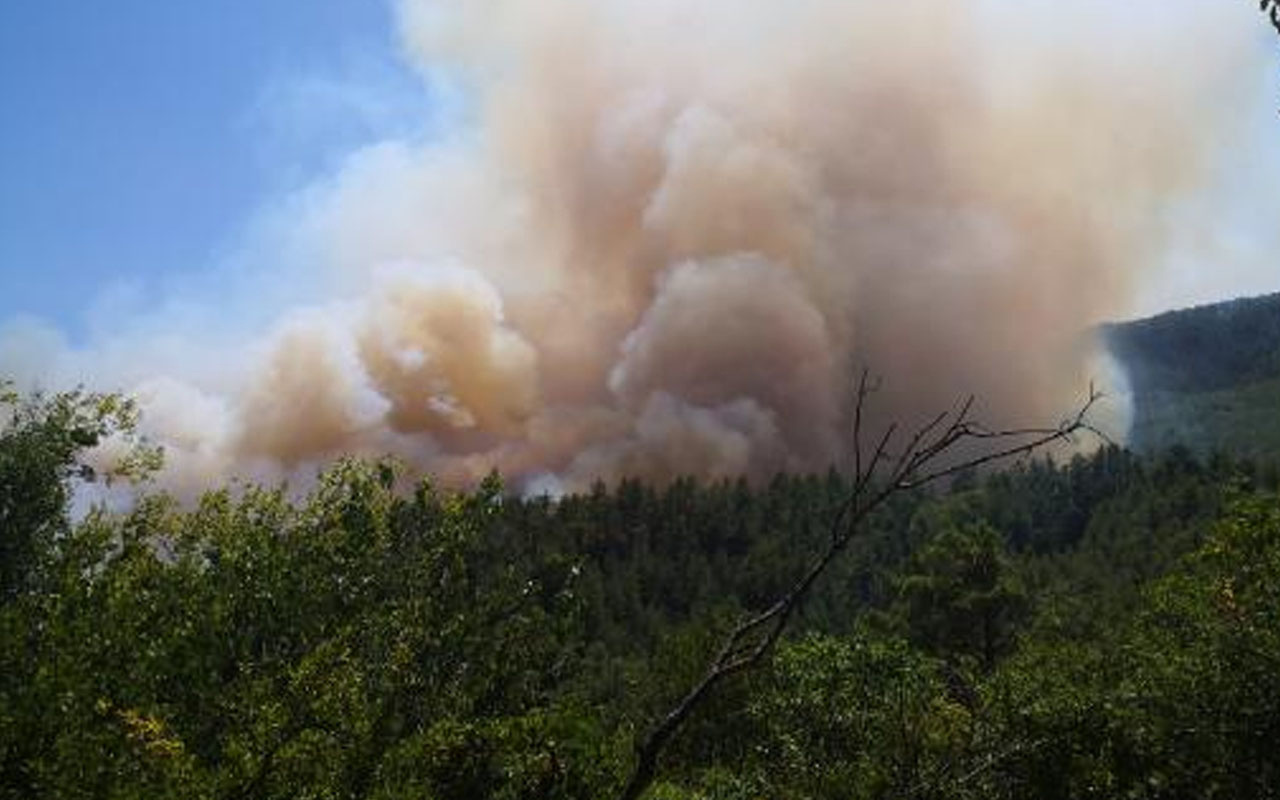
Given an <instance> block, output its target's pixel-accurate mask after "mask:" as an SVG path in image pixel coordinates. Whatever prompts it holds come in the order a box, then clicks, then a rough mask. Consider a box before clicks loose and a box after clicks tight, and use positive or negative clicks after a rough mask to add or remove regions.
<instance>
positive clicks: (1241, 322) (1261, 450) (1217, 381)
mask: <svg viewBox="0 0 1280 800" xmlns="http://www.w3.org/2000/svg"><path fill="white" fill-rule="evenodd" d="M1101 335H1102V338H1103V339H1104V341H1105V342H1106V343H1107V346H1108V348H1109V349H1110V351H1111V352H1112V354H1113V355H1114V356H1115V357H1116V359H1117V360H1119V361H1120V362H1121V363H1122V364H1124V367H1125V370H1126V372H1127V373H1128V376H1129V381H1130V383H1131V384H1132V385H1131V390H1132V392H1133V399H1134V421H1133V431H1132V433H1131V435H1130V437H1129V443H1130V445H1131V446H1132V447H1134V448H1135V449H1138V450H1159V449H1167V448H1169V447H1172V446H1175V445H1185V446H1187V447H1190V448H1191V449H1192V450H1194V451H1195V452H1196V453H1197V454H1199V455H1202V456H1203V455H1208V454H1210V453H1211V452H1212V451H1213V450H1214V449H1223V450H1227V451H1229V452H1232V453H1235V454H1237V455H1245V456H1249V457H1252V458H1259V459H1264V460H1265V459H1274V458H1280V424H1277V411H1276V410H1277V409H1280V294H1271V295H1264V296H1261V297H1244V298H1238V299H1235V300H1229V301H1227V302H1224V303H1214V304H1211V305H1205V306H1199V307H1196V308H1188V309H1180V310H1177V311H1169V312H1166V313H1164V314H1160V315H1158V316H1155V317H1151V318H1149V319H1142V320H1135V321H1133V322H1127V323H1120V324H1112V325H1106V326H1103V328H1102V329H1101Z"/></svg>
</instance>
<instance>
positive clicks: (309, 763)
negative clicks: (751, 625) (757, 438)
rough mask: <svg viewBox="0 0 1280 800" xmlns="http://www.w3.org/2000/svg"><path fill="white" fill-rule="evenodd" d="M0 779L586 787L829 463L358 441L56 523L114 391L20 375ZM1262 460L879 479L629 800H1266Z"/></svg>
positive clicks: (7, 431)
mask: <svg viewBox="0 0 1280 800" xmlns="http://www.w3.org/2000/svg"><path fill="white" fill-rule="evenodd" d="M3 401H4V407H5V408H6V409H7V410H8V418H7V420H6V422H5V424H4V425H3V427H0V548H3V549H2V550H0V553H2V554H3V561H2V562H0V566H2V567H3V570H2V571H0V580H2V581H3V583H2V584H0V797H12V798H19V797H21V798H31V797H103V798H149V797H174V796H177V797H194V798H211V799H213V798H271V797H317V798H320V797H324V798H387V799H388V800H389V799H390V798H410V797H413V798H423V797H426V798H478V797H497V798H598V797H608V796H611V795H616V794H617V793H618V792H619V791H620V790H621V788H622V786H623V784H624V783H625V781H626V780H627V778H628V776H629V775H631V772H632V770H633V768H634V765H635V759H636V751H635V748H636V746H637V744H638V743H640V742H642V741H643V740H644V737H645V735H646V734H647V733H648V732H649V731H650V730H651V729H652V726H653V724H654V722H655V720H658V719H660V718H661V717H662V715H663V714H664V713H666V712H667V710H669V709H670V708H671V707H672V704H673V703H675V702H677V701H678V700H679V698H680V697H681V696H682V695H683V694H684V693H685V692H686V691H687V689H688V687H689V686H691V685H693V684H695V683H696V682H697V680H698V679H699V676H701V675H702V674H703V673H704V670H705V669H706V665H707V664H708V662H709V660H710V659H711V658H712V657H713V654H714V652H715V650H716V648H717V647H718V646H719V645H720V643H721V642H722V641H723V639H724V637H725V635H726V633H727V632H729V631H731V630H732V629H733V627H734V625H735V624H737V623H738V621H739V620H741V619H742V618H743V615H744V614H748V615H749V614H751V613H752V612H758V611H760V610H761V609H762V608H765V607H767V605H768V604H769V603H771V602H773V601H774V599H775V598H777V597H778V596H779V595H780V594H781V593H785V592H786V591H787V587H789V586H791V585H792V584H793V583H794V582H795V580H796V579H797V578H799V577H801V576H803V574H804V572H805V570H806V569H808V568H810V555H811V554H812V553H813V552H815V551H816V550H820V549H821V548H822V547H823V546H824V544H825V543H826V542H827V537H828V536H829V530H830V522H831V520H830V515H831V513H832V510H833V509H834V508H837V507H838V506H839V503H840V500H841V499H842V498H846V497H848V496H849V493H850V491H851V490H852V489H853V488H854V487H852V486H851V485H850V480H851V479H850V477H848V476H845V475H842V474H840V473H837V472H830V473H827V474H821V475H779V476H777V477H776V478H775V479H774V480H772V481H771V482H769V483H767V484H764V485H759V486H753V485H749V484H747V483H746V482H743V481H720V482H714V483H702V482H698V481H695V480H692V479H677V480H674V481H672V482H670V483H669V484H667V485H664V486H655V485H651V484H645V483H641V482H638V481H623V482H621V483H619V484H617V485H614V486H605V485H603V484H599V485H597V486H595V487H594V488H593V489H592V490H590V491H588V492H585V493H582V494H576V495H568V496H565V497H560V498H550V497H520V496H514V495H512V494H510V493H508V492H506V491H505V490H504V487H503V485H502V482H501V480H500V479H499V478H498V477H497V476H492V477H490V478H489V479H487V480H486V481H484V482H483V483H482V484H480V485H479V486H477V487H475V488H473V489H471V490H468V491H446V490H444V489H441V488H439V487H437V486H434V485H433V484H432V483H431V482H430V481H412V482H411V481H409V480H408V479H407V478H406V477H405V476H404V475H403V474H402V473H401V471H400V470H399V468H398V467H397V466H396V465H395V464H393V463H390V462H379V461H344V462H342V463H339V464H337V465H335V466H334V467H332V468H330V469H329V470H327V471H326V472H325V473H324V474H323V475H322V477H321V478H320V479H319V480H318V482H317V484H316V486H315V487H314V488H313V489H312V490H311V491H310V492H308V493H307V494H306V495H304V496H297V495H294V494H291V493H290V492H288V491H287V490H286V489H284V488H282V487H264V486H252V485H248V486H246V485H236V486H228V487H223V488H220V489H215V490H212V491H210V492H208V493H206V494H205V495H204V496H203V497H202V498H201V499H200V500H199V501H198V502H197V503H195V504H194V505H181V504H179V503H177V502H176V501H174V500H173V499H171V498H169V497H166V496H165V495H163V494H162V493H156V492H151V493H146V492H144V493H143V496H142V499H141V500H139V501H138V502H137V503H136V504H134V505H133V506H132V507H130V508H128V509H126V510H115V511H113V510H109V509H107V508H97V509H94V510H92V511H90V512H88V513H87V514H84V515H82V516H79V517H77V518H73V516H72V514H71V512H70V503H71V500H72V497H73V494H74V491H75V487H76V485H77V484H78V483H80V482H83V481H86V480H91V479H92V480H103V479H106V478H107V477H111V478H112V479H117V480H125V479H129V478H130V477H131V476H134V477H136V476H139V475H145V474H146V473H147V471H148V470H149V469H151V468H153V467H154V465H155V459H156V454H155V453H154V452H151V451H148V450H147V449H146V448H145V447H143V448H141V449H138V450H135V455H134V457H133V458H132V459H131V460H128V461H126V463H125V465H124V467H125V469H124V470H123V472H122V473H121V474H120V475H118V476H102V475H97V474H94V473H92V471H90V470H89V469H88V468H87V467H86V466H85V465H84V460H83V456H84V454H85V452H86V451H87V450H88V449H89V448H91V447H92V446H93V445H95V444H96V443H97V442H98V441H100V440H101V439H102V438H104V437H106V436H125V437H128V436H129V432H130V430H131V427H132V425H133V423H134V421H135V419H136V412H135V410H134V409H133V408H132V407H131V406H130V405H129V404H128V403H126V402H123V401H121V400H119V399H118V398H115V397H113V396H110V395H93V394H86V393H70V394H62V395H55V396H52V397H18V396H16V395H13V394H12V393H9V394H7V395H6V396H5V397H4V398H3ZM1278 483H1280V473H1278V471H1277V469H1276V467H1275V465H1271V464H1258V463H1252V462H1247V461H1241V460H1238V459H1233V458H1231V457H1228V456H1225V455H1218V456H1213V457H1208V458H1202V457H1197V456H1194V455H1192V454H1191V453H1190V452H1189V451H1186V450H1184V449H1178V448H1175V449H1172V450H1168V451H1164V452H1161V453H1155V454H1146V455H1136V454H1134V453H1131V452H1128V451H1126V450H1123V449H1120V448H1117V447H1111V446H1107V447H1102V448H1100V449H1099V450H1097V451H1096V452H1095V453H1093V454H1091V455H1088V456H1076V457H1072V458H1069V459H1067V460H1061V461H1052V460H1048V459H1045V458H1032V459H1028V460H1025V461H1023V462H1021V463H1018V464H1016V465H1014V466H1013V467H1011V468H1007V469H1002V470H999V471H977V470H974V471H967V472H963V473H960V474H958V475H956V476H954V478H953V479H952V480H950V481H949V482H948V483H946V484H945V485H938V486H933V487H921V488H912V489H909V490H906V491H902V492H900V493H897V494H895V495H894V496H893V497H892V498H891V499H890V501H889V502H886V503H885V504H884V505H883V506H881V507H880V508H878V509H877V510H876V512H875V513H874V514H873V515H871V516H870V517H869V518H868V519H867V521H866V525H865V530H864V531H863V532H862V534H861V535H860V536H859V537H857V538H856V539H855V540H853V541H852V542H851V543H850V545H849V549H848V551H847V553H846V555H845V556H844V557H843V558H841V559H840V560H838V561H836V562H833V564H832V566H831V568H830V571H829V573H828V574H827V575H826V576H825V579H824V580H823V581H822V582H821V583H820V584H818V585H816V586H815V588H814V590H813V592H812V593H811V594H809V595H807V596H806V597H805V599H804V602H803V603H802V604H800V605H799V607H798V608H796V609H795V614H794V618H793V620H792V624H791V625H790V626H789V627H788V628H787V629H786V631H785V632H784V633H783V635H781V636H780V638H779V640H778V642H777V647H776V651H775V652H773V653H772V656H771V657H770V658H769V659H767V660H766V661H765V662H764V663H763V664H762V666H761V668H760V669H757V670H753V671H750V672H747V673H743V674H741V675H736V676H733V677H732V678H730V679H728V680H726V681H725V682H724V684H723V685H722V687H721V690H720V691H719V692H717V693H716V694H715V695H713V696H711V697H710V698H709V699H708V701H707V702H706V703H704V704H702V705H700V706H699V707H698V708H697V710H696V711H695V712H694V713H693V714H692V715H691V716H690V717H689V718H688V719H687V720H686V721H685V724H684V725H683V726H682V727H681V728H680V729H679V731H678V732H677V733H676V734H675V735H674V736H673V738H672V739H671V741H670V742H669V744H668V746H667V747H666V748H665V750H664V751H663V753H662V758H661V760H660V762H659V764H658V770H657V773H656V776H655V778H654V780H653V782H652V785H651V786H650V787H649V788H648V792H647V794H646V795H645V796H646V797H652V798H665V799H668V800H676V799H685V798H688V799H690V800H691V799H692V798H761V797H764V798H797V797H801V798H880V797H912V798H934V797H937V798H941V797H948V798H957V797H958V798H965V797H974V798H978V797H983V798H989V797H996V798H1000V797H1007V798H1022V797H1028V798H1029V797H1037V798H1041V797H1043V798H1056V797H1062V798H1068V797H1072V798H1074V797H1144V798H1165V797H1170V798H1172V797H1224V798H1226V797H1230V798H1249V797H1269V796H1273V795H1274V794H1275V792H1276V789H1277V787H1280V775H1278V774H1277V771H1278V770H1280V766H1278V765H1280V759H1277V758H1276V751H1275V743H1276V742H1277V741H1280V669H1278V668H1277V667H1280V624H1278V623H1277V621H1276V620H1277V619H1280V500H1278V499H1277V495H1276V491H1277V484H1278Z"/></svg>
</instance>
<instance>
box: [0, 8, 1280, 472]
mask: <svg viewBox="0 0 1280 800" xmlns="http://www.w3.org/2000/svg"><path fill="white" fill-rule="evenodd" d="M1121 5H1123V6H1124V8H1123V9H1117V8H1115V6H1121ZM1211 5H1212V6H1213V7H1212V8H1210V6H1211ZM1227 5H1228V4H1216V3H1215V4H1209V3H1204V2H1193V0H1185V1H1179V2H1161V3H1158V4H1157V3H1154V2H1149V3H1139V4H1118V3H1113V2H1112V3H1103V2H1080V3H1069V4H1067V3H1059V4H1048V3H1042V2H1012V0H1011V1H1010V2H969V3H965V2H961V3H937V2H922V1H920V0H905V1H904V0H896V2H893V3H884V2H869V1H868V2H848V1H847V0H796V1H795V2H789V3H777V2H771V1H770V0H733V2H730V1H729V0H709V1H707V2H697V3H690V2H688V0H607V1H604V2H602V1H601V0H465V2H463V1H462V0H455V2H428V0H404V2H402V3H400V5H399V20H400V29H399V33H400V36H401V40H402V43H403V48H404V52H405V54H406V57H407V58H408V59H410V60H411V61H412V63H413V64H414V65H415V66H416V67H418V68H420V69H421V70H422V72H423V74H424V80H425V79H426V77H425V76H426V75H427V74H428V73H432V72H435V71H439V70H447V71H448V72H449V74H450V75H451V76H452V78H453V79H454V80H456V81H458V82H459V85H461V86H462V87H463V88H464V96H465V97H466V98H467V101H466V111H465V114H464V116H465V118H466V121H465V123H463V124H461V125H460V126H459V129H458V130H456V131H453V132H450V133H449V134H448V135H446V136H443V137H438V138H436V139H435V140H432V141H426V142H409V141H392V142H384V143H381V144H377V145H374V146H371V147H368V148H366V149H365V150H362V151H360V152H358V153H355V154H353V155H352V156H351V157H350V158H349V159H347V161H346V162H345V163H344V165H343V167H342V168H341V169H340V170H339V171H338V172H337V173H336V174H335V175H332V176H330V177H328V178H326V179H325V180H323V181H319V182H317V183H316V184H315V185H314V186H312V187H311V188H310V189H308V190H307V191H306V192H305V193H303V194H302V195H300V196H299V197H298V198H295V202H294V203H293V204H292V205H291V206H290V207H289V210H288V214H287V218H288V221H287V224H286V225H285V226H284V227H286V228H287V235H286V237H285V238H287V239H288V240H289V241H290V242H291V243H292V244H291V245H290V246H291V247H292V248H293V251H294V252H295V254H296V253H298V252H301V253H304V254H305V259H304V260H306V261H307V263H308V266H307V269H306V270H303V271H297V270H294V271H291V272H289V273H288V278H287V279H285V278H284V277H283V276H284V275H285V272H284V268H283V267H282V268H281V270H280V272H279V273H277V274H273V270H272V269H271V268H270V267H267V268H264V269H260V274H258V275H257V276H256V277H255V276H250V278H249V279H248V285H249V287H250V289H249V293H250V294H251V293H252V287H253V286H255V285H259V284H258V283H257V281H261V283H260V285H261V286H264V287H265V286H271V287H273V288H272V292H273V296H282V297H283V300H281V301H280V302H278V303H277V304H276V305H275V306H274V307H273V313H272V314H271V315H269V317H268V318H267V319H266V320H265V321H264V320H261V319H255V320H254V321H253V322H251V323H250V322H245V323H244V324H243V325H239V324H238V323H237V324H236V325H231V326H229V327H231V328H232V330H230V331H228V330H225V329H226V328H227V327H228V326H227V325H211V326H210V327H209V328H208V329H207V332H202V330H201V328H200V327H199V325H200V324H201V323H200V322H198V320H199V319H202V317H201V314H204V315H206V316H208V317H211V318H215V319H216V318H218V317H220V316H223V315H227V316H230V317H232V318H234V317H235V313H234V309H227V308H226V304H227V303H232V304H234V295H235V293H231V295H232V297H231V298H230V299H229V298H228V297H226V296H218V294H219V293H218V292H217V291H216V290H213V291H210V292H209V293H208V294H207V295H201V294H199V293H193V294H194V296H192V297H187V298H184V299H183V301H184V304H186V305H185V306H184V307H186V306H190V307H194V308H196V309H203V311H198V312H195V313H194V315H193V314H191V313H185V312H184V313H173V314H168V315H157V316H156V317H155V318H154V319H152V320H150V321H149V322H147V323H145V324H140V325H138V326H135V327H136V328H137V331H136V332H135V333H134V334H133V335H129V336H114V337H113V335H111V334H103V335H101V336H99V337H96V339H95V340H94V341H92V342H90V343H89V344H88V345H87V346H85V347H77V348H70V347H67V346H66V345H64V344H61V343H59V342H58V341H56V337H52V339H51V336H50V334H49V333H48V332H47V331H43V332H42V331H40V330H38V329H35V330H25V331H20V330H16V329H15V330H12V331H11V332H10V333H9V335H8V338H7V340H6V341H5V342H3V343H0V363H4V364H5V365H6V366H8V368H9V369H10V370H17V371H18V372H19V373H20V374H21V373H22V372H23V371H24V369H25V371H26V372H27V373H31V372H33V371H35V370H37V369H46V370H47V369H51V367H50V365H52V364H55V363H56V364H58V365H60V366H59V367H58V369H60V370H62V371H64V372H65V373H67V374H74V376H75V377H77V378H81V379H86V380H88V381H89V382H90V383H92V384H105V385H107V386H110V387H113V388H119V389H122V390H125V391H127V392H129V393H131V394H133V395H135V396H137V397H138V398H139V399H140V400H141V402H142V404H143V408H144V424H145V426H146V430H147V432H148V433H149V434H150V435H151V436H152V437H153V438H154V439H155V440H156V441H158V442H159V443H161V444H163V445H164V446H165V448H166V456H167V459H168V466H167V467H166V474H165V480H166V481H167V482H168V484H169V485H170V486H172V487H174V488H176V489H178V490H179V491H183V490H186V489H191V490H194V489H195V488H196V487H199V486H201V485H204V484H206V483H208V482H209V481H212V480H215V479H221V478H225V477H227V476H229V475H232V474H236V475H242V476H246V477H250V478H259V479H261V478H278V477H287V476H298V475H302V474H305V473H306V472H307V471H308V470H311V469H314V467H315V466H316V465H318V464H322V463H324V462H325V461H327V460H329V459H332V458H333V457H335V456H336V455H339V454H345V453H362V454H375V453H392V454H396V455H398V456H401V457H403V458H404V459H406V460H407V461H408V462H410V463H411V464H413V465H415V466H416V467H419V468H421V469H423V470H427V471H431V472H433V473H435V474H437V475H439V476H441V478H442V479H443V480H446V481H459V482H461V481H467V480H470V479H473V478H474V477H475V476H477V475H480V474H483V473H485V472H487V471H489V470H490V469H495V468H496V469H500V470H501V471H502V472H503V473H504V474H507V475H509V476H511V477H512V478H514V479H516V480H517V481H521V482H525V483H526V484H530V485H534V486H541V487H560V486H563V487H568V488H577V487H581V486H583V485H584V484H586V483H589V482H590V481H592V480H594V479H597V478H602V479H605V480H612V479H616V478H617V477H619V476H621V475H638V476H642V477H648V478H655V479H662V478H664V477H668V476H671V475H674V474H677V473H692V474H696V475H701V476H706V477H716V476H726V475H739V474H745V475H748V476H751V477H756V478H759V477H764V476H767V475H769V474H771V473H773V472H774V471H776V470H780V469H788V470H809V469H823V468H825V467H827V466H828V465H830V464H831V463H832V462H833V461H835V460H837V459H838V458H839V456H840V455H841V453H840V449H841V442H842V440H843V437H842V434H841V430H842V426H843V424H842V420H843V419H844V417H845V412H846V411H847V408H846V405H847V400H848V395H849V387H850V382H851V377H852V375H851V373H852V371H853V370H854V369H856V368H857V367H858V365H862V364H866V365H868V366H870V367H871V368H872V369H873V370H874V371H875V372H878V373H881V374H883V375H884V377H885V379H886V380H885V384H884V390H883V392H882V393H881V394H880V395H879V396H878V397H877V401H876V402H877V407H878V408H879V409H881V410H882V412H883V413H884V414H885V415H892V416H893V417H895V418H899V419H903V420H905V421H907V422H910V421H911V420H913V419H916V418H917V417H918V416H920V415H922V414H927V413H930V412H935V411H937V410H940V409H943V408H946V407H949V406H951V405H953V404H954V402H955V401H956V399H957V397H959V396H962V395H965V394H969V393H973V394H976V395H977V396H978V397H979V398H980V401H981V402H980V413H981V416H982V418H983V419H984V420H985V421H987V422H989V423H991V424H995V425H1022V424H1030V423H1035V424H1053V423H1055V422H1056V421H1057V420H1058V419H1060V418H1061V417H1062V416H1063V415H1064V414H1065V413H1067V412H1070V411H1071V410H1073V409H1074V408H1075V407H1076V406H1077V405H1078V404H1079V402H1080V401H1081V400H1082V399H1083V395H1084V392H1085V391H1086V389H1087V387H1088V385H1089V381H1090V380H1091V379H1099V380H1104V381H1105V380H1107V379H1108V375H1106V374H1103V373H1100V369H1102V368H1101V367H1100V366H1099V363H1100V362H1099V352H1098V348H1097V345H1096V344H1095V343H1094V342H1092V341H1091V340H1090V339H1089V338H1088V335H1087V331H1088V330H1089V329H1090V328H1091V327H1092V326H1093V325H1094V324H1096V323H1097V322H1100V321H1102V320H1105V319H1112V318H1116V317H1119V316H1123V315H1125V314H1127V313H1129V312H1130V311H1131V309H1132V306H1133V303H1134V297H1135V292H1136V291H1137V290H1138V288H1139V286H1140V285H1141V282H1142V280H1143V277H1144V275H1146V274H1148V273H1149V272H1150V271H1151V270H1153V269H1155V268H1156V266H1157V265H1158V264H1159V263H1161V261H1162V260H1163V259H1164V258H1165V257H1166V255H1167V252H1166V251H1167V248H1168V246H1169V241H1170V239H1171V236H1172V232H1171V230H1170V225H1171V223H1170V221H1169V220H1170V215H1169V213H1168V209H1170V208H1172V207H1174V206H1175V205H1176V204H1177V203H1178V202H1180V201H1181V200H1182V199H1185V198H1188V197H1195V196H1196V195H1197V193H1199V192H1202V191H1204V190H1205V188H1206V187H1207V186H1210V185H1211V184H1212V183H1213V182H1214V181H1215V180H1217V173H1216V170H1217V167H1218V164H1219V162H1220V159H1221V154H1222V153H1223V152H1224V150H1225V149H1228V148H1229V147H1230V142H1231V141H1232V140H1233V138H1234V137H1237V136H1239V135H1240V131H1239V128H1241V127H1242V126H1243V125H1244V124H1245V123H1244V120H1245V118H1246V117H1247V116H1248V114H1247V113H1246V112H1248V111H1249V110H1250V109H1252V108H1253V107H1254V106H1255V105H1256V104H1257V103H1259V102H1263V101H1265V98H1262V97H1261V94H1262V93H1261V92H1260V90H1259V86H1260V83H1259V77H1258V74H1259V73H1261V72H1262V70H1263V67H1262V66H1261V65H1262V64H1263V63H1264V62H1265V49H1264V47H1263V46H1262V44H1261V43H1260V42H1259V39H1258V36H1257V34H1258V32H1259V31H1258V20H1257V19H1255V17H1254V15H1252V14H1250V13H1249V12H1250V10H1251V9H1249V8H1248V4H1247V3H1244V4H1238V5H1240V6H1241V8H1240V9H1236V8H1234V7H1230V8H1228V7H1227ZM1134 6H1139V7H1140V8H1136V9H1135V7H1134ZM1184 221H1185V220H1184ZM1183 235H1185V232H1183ZM281 285H285V286H286V287H289V288H286V289H285V290H283V291H282V290H280V289H279V287H280V286H281ZM246 316H249V315H246ZM214 331H217V332H216V333H215V332H214ZM42 354H43V355H42ZM24 360H25V361H27V362H28V363H27V364H26V365H25V368H24V366H23V364H21V363H19V362H21V361H24ZM75 373H78V374H75Z"/></svg>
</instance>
